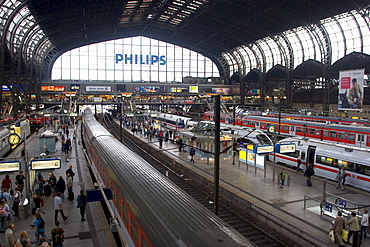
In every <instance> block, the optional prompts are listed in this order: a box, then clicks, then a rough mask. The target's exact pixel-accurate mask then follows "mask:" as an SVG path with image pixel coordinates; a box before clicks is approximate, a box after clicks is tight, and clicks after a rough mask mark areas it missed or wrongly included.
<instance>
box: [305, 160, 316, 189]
mask: <svg viewBox="0 0 370 247" xmlns="http://www.w3.org/2000/svg"><path fill="white" fill-rule="evenodd" d="M313 175H315V171H314V169H313V164H312V163H309V164H308V166H307V169H306V171H305V173H304V176H306V177H307V181H306V183H307V186H312V181H311V177H312V176H313Z"/></svg>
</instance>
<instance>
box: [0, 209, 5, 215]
mask: <svg viewBox="0 0 370 247" xmlns="http://www.w3.org/2000/svg"><path fill="white" fill-rule="evenodd" d="M0 215H6V209H5V207H1V208H0Z"/></svg>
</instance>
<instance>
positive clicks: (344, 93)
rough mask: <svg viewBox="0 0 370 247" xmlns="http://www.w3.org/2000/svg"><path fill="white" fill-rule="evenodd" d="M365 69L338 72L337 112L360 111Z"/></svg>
mask: <svg viewBox="0 0 370 247" xmlns="http://www.w3.org/2000/svg"><path fill="white" fill-rule="evenodd" d="M364 74H365V69H358V70H346V71H339V90H338V110H352V111H361V110H362V107H363V100H364V98H363V97H364Z"/></svg>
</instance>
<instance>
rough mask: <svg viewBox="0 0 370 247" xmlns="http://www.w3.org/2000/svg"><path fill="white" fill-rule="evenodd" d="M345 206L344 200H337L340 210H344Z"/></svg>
mask: <svg viewBox="0 0 370 247" xmlns="http://www.w3.org/2000/svg"><path fill="white" fill-rule="evenodd" d="M346 205H347V202H346V201H345V200H339V206H341V207H342V208H345V207H346Z"/></svg>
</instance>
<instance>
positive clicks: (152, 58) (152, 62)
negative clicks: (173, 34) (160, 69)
mask: <svg viewBox="0 0 370 247" xmlns="http://www.w3.org/2000/svg"><path fill="white" fill-rule="evenodd" d="M150 60H151V63H150V64H154V63H156V62H158V56H156V55H152V56H151V59H150Z"/></svg>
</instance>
